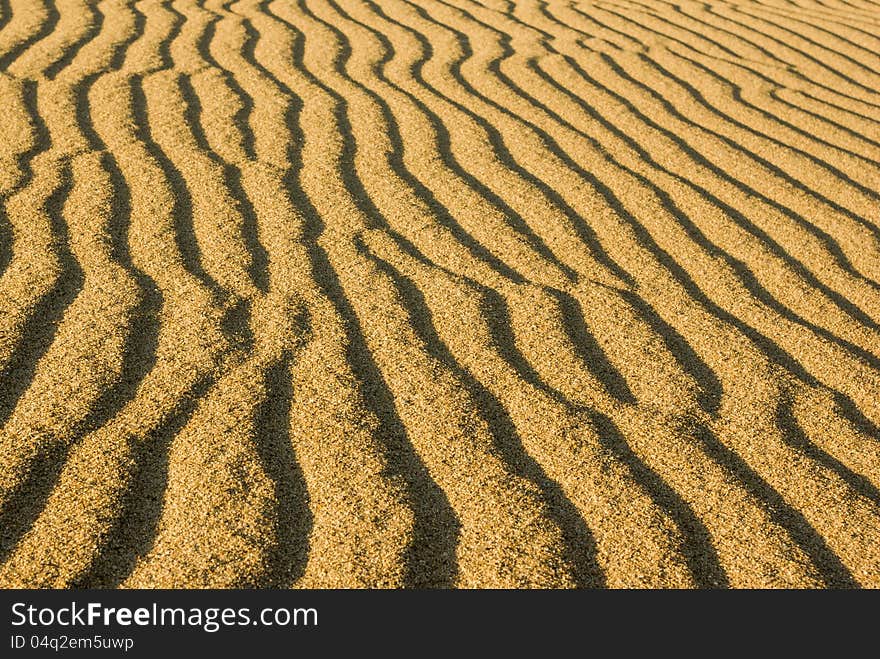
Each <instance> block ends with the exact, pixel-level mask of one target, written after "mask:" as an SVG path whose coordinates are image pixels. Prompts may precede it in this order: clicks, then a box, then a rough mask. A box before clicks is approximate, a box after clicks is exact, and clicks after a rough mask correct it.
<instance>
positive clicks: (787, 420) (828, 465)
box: [776, 396, 880, 506]
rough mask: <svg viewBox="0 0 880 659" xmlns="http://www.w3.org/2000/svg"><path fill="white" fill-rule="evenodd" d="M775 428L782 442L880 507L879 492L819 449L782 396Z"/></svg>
mask: <svg viewBox="0 0 880 659" xmlns="http://www.w3.org/2000/svg"><path fill="white" fill-rule="evenodd" d="M776 427H777V428H778V429H779V432H780V433H781V435H782V441H784V442H785V443H786V444H788V445H789V446H790V447H792V448H793V449H795V450H796V451H798V452H799V453H801V454H803V455H805V456H806V457H807V458H809V459H810V460H812V461H813V462H815V463H816V464H818V465H820V466H821V467H823V468H825V469H827V470H829V471H831V472H834V474H835V475H836V476H837V477H839V478H840V479H841V480H842V481H843V482H844V483H846V484H847V485H848V486H849V487H850V489H852V491H853V492H855V493H856V494H858V495H859V496H860V497H862V498H864V499H867V500H868V501H870V502H871V503H872V504H874V506H880V490H878V489H877V487H875V486H874V485H873V484H872V483H871V481H870V480H869V479H867V478H866V477H864V476H862V475H861V474H859V473H857V472H855V471H853V470H852V469H850V468H849V467H847V466H846V465H845V464H843V463H842V462H841V461H840V460H838V459H837V458H835V457H834V456H833V455H831V454H830V453H828V452H827V451H824V450H823V449H821V448H819V446H818V445H816V443H815V442H813V441H812V440H811V439H810V438H809V437H808V436H807V434H806V433H805V432H804V429H803V428H802V427H801V425H800V423H798V420H797V418H796V417H795V414H794V409H793V403H792V400H791V398H790V397H788V396H784V397H783V398H782V399H781V400H780V401H779V404H778V405H777V407H776Z"/></svg>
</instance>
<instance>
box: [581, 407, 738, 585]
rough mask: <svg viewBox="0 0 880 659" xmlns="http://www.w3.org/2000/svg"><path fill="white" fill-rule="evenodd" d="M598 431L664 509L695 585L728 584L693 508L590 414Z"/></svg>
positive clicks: (608, 423)
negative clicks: (675, 529)
mask: <svg viewBox="0 0 880 659" xmlns="http://www.w3.org/2000/svg"><path fill="white" fill-rule="evenodd" d="M590 416H591V417H592V420H593V424H594V425H595V426H596V429H597V430H598V431H599V441H600V442H601V444H602V446H603V447H604V448H605V449H606V450H607V451H609V452H610V453H611V454H612V455H613V456H614V458H615V459H616V460H617V461H618V462H620V463H621V464H623V465H625V466H626V468H627V470H628V471H629V472H630V475H631V476H632V478H633V480H635V482H636V483H637V484H638V485H639V487H640V488H641V489H642V490H643V491H644V492H645V493H646V494H647V495H648V496H649V497H650V499H651V501H652V502H653V503H654V505H655V506H657V507H658V508H660V509H661V510H663V511H665V512H666V514H667V515H669V517H670V518H671V519H672V521H673V522H674V523H675V526H676V527H677V528H678V530H679V531H680V532H681V535H682V542H681V544H680V546H679V551H680V552H681V553H682V555H683V556H684V558H685V562H686V563H687V566H688V569H689V570H690V572H691V575H693V578H694V581H695V582H696V586H697V587H698V588H728V587H729V586H730V583H729V581H728V579H727V574H726V573H725V571H724V568H723V567H722V566H721V561H720V559H719V558H718V552H717V551H716V550H715V547H714V545H713V543H712V536H711V534H710V533H709V530H708V529H707V528H706V525H705V524H703V522H702V521H701V520H700V518H699V516H698V515H697V514H696V513H695V512H694V509H693V508H692V507H691V506H690V505H689V504H688V503H687V501H685V500H684V499H683V498H682V497H681V496H680V495H679V494H678V493H677V492H676V491H675V490H674V489H673V488H672V487H671V486H670V485H669V484H668V483H667V482H666V481H665V480H664V479H663V477H662V476H660V475H659V474H658V473H657V472H655V471H654V470H653V469H651V468H650V467H649V466H648V465H647V464H646V463H645V462H644V461H643V460H642V459H641V458H639V457H638V456H637V455H636V454H635V452H634V451H633V450H632V447H630V446H629V444H628V443H627V441H626V439H625V438H624V436H623V434H622V433H621V432H620V430H619V429H618V428H617V426H616V425H615V424H614V422H613V421H612V420H611V419H610V418H609V417H608V416H606V415H604V414H601V413H599V412H593V413H591V415H590Z"/></svg>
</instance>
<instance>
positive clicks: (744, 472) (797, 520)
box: [691, 422, 859, 588]
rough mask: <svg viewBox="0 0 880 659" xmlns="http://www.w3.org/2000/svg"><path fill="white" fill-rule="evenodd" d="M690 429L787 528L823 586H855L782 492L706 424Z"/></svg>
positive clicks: (704, 447)
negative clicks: (819, 577) (817, 574)
mask: <svg viewBox="0 0 880 659" xmlns="http://www.w3.org/2000/svg"><path fill="white" fill-rule="evenodd" d="M691 430H692V436H693V438H694V439H695V440H696V441H697V442H698V443H699V444H700V446H701V447H702V448H703V450H704V451H705V453H706V454H707V455H709V456H710V457H711V458H712V459H713V460H714V461H715V462H716V464H718V465H719V466H720V467H721V468H722V469H724V470H725V471H726V472H727V473H729V474H731V476H733V477H734V478H735V479H736V481H737V482H738V483H740V484H741V485H742V486H744V487H745V489H746V490H747V491H748V492H749V494H751V495H752V496H754V497H755V498H756V499H758V501H760V502H761V504H762V507H763V508H764V510H765V511H766V512H767V513H768V515H769V516H770V519H771V520H772V521H773V522H774V523H775V524H778V525H779V526H781V527H782V528H783V529H785V530H786V531H787V532H788V535H789V537H790V538H791V539H792V540H793V541H794V542H795V543H796V544H797V546H798V547H800V548H801V550H802V551H803V552H804V553H805V554H806V555H807V556H808V557H809V559H810V561H811V562H812V563H813V565H814V566H815V567H816V569H817V570H818V571H819V574H820V576H821V577H822V579H823V581H824V582H825V584H826V586H828V587H831V588H858V587H859V584H858V582H857V581H856V580H855V578H854V577H853V575H852V574H851V573H850V571H849V570H848V569H847V568H846V566H845V565H844V564H843V563H842V562H841V560H840V558H839V557H838V556H837V554H835V553H834V552H833V551H832V550H831V548H830V547H829V546H828V544H827V543H826V542H825V540H824V538H822V536H821V535H820V534H819V533H818V532H817V531H816V530H815V529H814V528H813V527H812V526H811V525H810V523H809V522H808V521H807V518H806V517H804V516H803V514H802V513H801V512H800V511H799V510H798V509H797V508H795V507H794V506H792V505H789V504H788V503H787V502H786V501H785V499H784V498H783V497H782V495H780V494H779V493H778V492H777V491H776V490H775V489H774V488H773V487H772V486H771V485H770V484H769V483H767V481H765V480H764V479H763V478H762V477H761V476H760V475H759V474H758V472H756V471H755V470H754V469H752V467H750V466H749V464H748V463H747V462H746V461H745V460H744V459H743V458H742V457H740V456H739V454H737V453H736V452H735V451H733V450H732V449H730V448H728V447H727V446H726V445H725V444H724V443H723V442H721V441H720V440H719V439H718V438H717V437H716V436H715V435H714V434H713V433H712V431H711V430H710V429H709V428H707V427H706V426H704V425H703V424H701V423H698V422H694V423H693V424H692V427H691Z"/></svg>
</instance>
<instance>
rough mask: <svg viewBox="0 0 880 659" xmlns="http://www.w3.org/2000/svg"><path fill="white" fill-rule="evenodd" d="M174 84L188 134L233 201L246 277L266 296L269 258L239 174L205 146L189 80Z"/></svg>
mask: <svg viewBox="0 0 880 659" xmlns="http://www.w3.org/2000/svg"><path fill="white" fill-rule="evenodd" d="M178 82H179V83H180V84H179V87H180V93H181V96H182V97H183V101H184V104H185V109H184V112H183V118H184V121H185V122H186V124H187V125H188V126H189V129H190V132H191V133H192V135H193V138H194V139H195V141H196V144H197V145H198V146H199V148H200V149H201V150H202V151H203V153H204V154H205V155H206V156H207V157H208V159H209V160H211V162H213V163H214V164H215V165H217V167H219V168H220V169H221V171H222V172H223V183H224V185H225V186H226V188H227V189H228V190H229V192H230V194H231V195H232V197H233V199H234V200H235V202H236V206H237V209H238V211H239V213H241V218H242V228H241V235H242V238H243V240H244V243H245V247H246V248H247V251H248V254H249V255H250V265H249V267H248V274H249V275H250V278H251V280H252V281H253V283H254V285H255V286H256V287H257V289H258V290H259V291H260V292H262V293H266V292H268V290H269V254H268V252H267V251H266V248H265V247H263V244H262V243H261V242H260V239H259V235H258V234H259V230H258V224H257V213H256V211H255V210H254V206H253V204H252V203H251V200H250V198H249V197H248V196H247V193H246V192H245V191H244V188H243V187H242V185H241V170H240V169H239V168H238V167H237V166H235V165H233V164H231V163H228V162H226V161H225V160H224V159H223V158H221V157H220V156H219V155H218V154H217V153H216V152H215V151H214V150H213V149H212V148H211V146H210V144H209V143H208V139H207V137H206V136H205V132H204V130H203V129H202V123H201V120H202V104H201V100H200V99H199V95H198V94H197V93H196V90H195V89H194V88H193V86H192V83H191V82H190V78H189V76H187V75H181V76H180V78H178Z"/></svg>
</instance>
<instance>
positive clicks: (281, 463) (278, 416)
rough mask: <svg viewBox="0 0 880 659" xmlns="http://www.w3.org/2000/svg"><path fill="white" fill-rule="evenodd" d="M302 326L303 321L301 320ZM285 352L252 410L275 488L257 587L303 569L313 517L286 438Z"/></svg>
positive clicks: (286, 582) (288, 579) (290, 579)
mask: <svg viewBox="0 0 880 659" xmlns="http://www.w3.org/2000/svg"><path fill="white" fill-rule="evenodd" d="M300 321H301V322H300V324H301V325H305V324H306V323H307V320H306V319H305V318H301V319H300ZM293 358H294V357H293V356H292V355H286V356H285V357H284V358H283V359H282V360H281V361H279V362H278V363H277V364H275V365H273V366H272V367H271V368H270V369H268V371H267V372H266V374H265V375H266V377H265V385H266V401H265V402H264V404H263V405H262V406H261V409H260V410H258V411H257V415H256V419H257V424H256V430H255V433H254V437H255V439H256V444H257V452H258V453H259V456H260V463H261V465H262V467H263V470H264V471H265V472H266V474H267V475H268V476H269V478H270V479H271V480H272V482H273V484H274V487H275V499H276V506H275V515H276V519H275V529H274V531H275V538H274V542H273V543H272V546H271V552H270V555H269V557H268V560H267V563H266V565H265V566H264V572H263V574H262V575H261V577H260V579H259V581H258V583H256V584H252V585H253V586H256V587H259V588H286V587H289V586H290V585H291V584H292V583H294V582H295V581H296V580H297V579H299V578H300V577H302V575H303V574H304V573H305V569H306V562H307V560H308V555H309V533H310V532H311V529H312V523H313V516H312V511H311V510H310V508H309V493H308V490H307V488H306V482H305V478H304V477H303V474H302V469H301V468H300V466H299V463H298V462H297V460H296V455H295V453H294V450H293V445H292V443H291V438H290V409H291V404H292V399H293V385H292V382H291V374H290V365H291V361H292V359H293Z"/></svg>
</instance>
